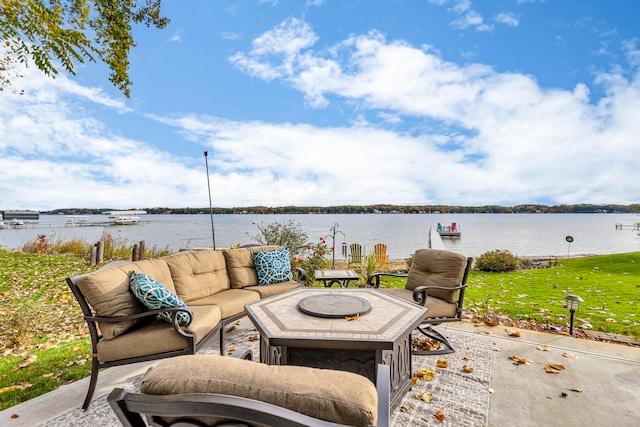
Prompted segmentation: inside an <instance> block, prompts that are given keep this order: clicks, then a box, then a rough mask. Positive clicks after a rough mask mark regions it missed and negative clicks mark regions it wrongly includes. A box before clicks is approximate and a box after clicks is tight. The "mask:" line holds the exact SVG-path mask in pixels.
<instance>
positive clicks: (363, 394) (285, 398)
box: [140, 355, 378, 426]
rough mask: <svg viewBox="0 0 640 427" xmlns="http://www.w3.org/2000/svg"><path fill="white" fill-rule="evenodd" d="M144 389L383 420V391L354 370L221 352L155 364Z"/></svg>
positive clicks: (330, 417) (359, 421)
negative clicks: (236, 398) (256, 359)
mask: <svg viewBox="0 0 640 427" xmlns="http://www.w3.org/2000/svg"><path fill="white" fill-rule="evenodd" d="M140 390H141V392H142V393H147V394H156V395H158V394H159V395H167V394H183V393H215V394H226V395H231V396H240V397H246V398H249V399H254V400H259V401H262V402H267V403H271V404H273V405H277V406H281V407H284V408H287V409H291V410H293V411H297V412H300V413H302V414H306V415H309V416H311V417H315V418H320V419H324V420H327V421H331V422H335V423H342V424H347V425H351V426H367V425H371V424H375V423H376V421H377V419H376V418H377V405H378V396H377V392H376V388H375V386H374V385H373V383H371V381H369V380H368V379H367V378H365V377H363V376H361V375H358V374H354V373H351V372H344V371H334V370H328V369H317V368H307V367H301V366H273V365H265V364H262V363H255V362H251V361H247V360H242V359H236V358H232V357H224V356H217V355H193V356H179V357H175V358H173V359H171V360H165V361H161V362H160V363H158V364H157V365H156V366H155V367H153V368H152V369H150V370H149V371H148V372H147V374H146V375H145V377H144V378H143V380H142V385H141V386H140Z"/></svg>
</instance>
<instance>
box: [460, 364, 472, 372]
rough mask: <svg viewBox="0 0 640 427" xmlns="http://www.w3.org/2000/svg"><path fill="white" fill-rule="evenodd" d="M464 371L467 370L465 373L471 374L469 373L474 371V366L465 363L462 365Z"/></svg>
mask: <svg viewBox="0 0 640 427" xmlns="http://www.w3.org/2000/svg"><path fill="white" fill-rule="evenodd" d="M462 372H465V373H467V374H469V373H471V372H473V368H472V367H470V366H467V365H463V366H462Z"/></svg>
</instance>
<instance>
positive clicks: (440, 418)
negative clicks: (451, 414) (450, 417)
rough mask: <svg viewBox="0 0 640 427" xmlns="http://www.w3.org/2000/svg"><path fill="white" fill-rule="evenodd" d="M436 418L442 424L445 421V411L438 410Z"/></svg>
mask: <svg viewBox="0 0 640 427" xmlns="http://www.w3.org/2000/svg"><path fill="white" fill-rule="evenodd" d="M435 417H436V420H438V421H440V422H443V421H444V409H442V408H436V413H435Z"/></svg>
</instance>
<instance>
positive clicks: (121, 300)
mask: <svg viewBox="0 0 640 427" xmlns="http://www.w3.org/2000/svg"><path fill="white" fill-rule="evenodd" d="M131 271H135V272H136V273H144V274H147V275H149V276H151V277H153V278H154V279H156V280H157V281H159V282H160V283H162V284H163V285H165V286H166V287H167V288H168V289H169V290H171V291H172V292H175V287H174V286H173V281H172V280H171V273H170V272H169V268H168V267H167V264H166V263H165V262H164V261H162V260H161V259H149V260H143V261H136V262H129V263H124V264H118V265H114V266H111V267H107V268H103V269H100V270H98V271H95V272H93V273H90V274H87V275H85V276H82V277H80V279H78V288H79V289H80V291H81V292H82V294H83V295H84V297H85V299H86V300H87V302H88V303H89V305H91V307H92V308H93V310H94V312H95V314H96V316H105V317H114V316H126V315H131V314H136V313H142V312H143V311H146V310H147V309H146V308H145V307H144V306H143V305H142V304H141V303H140V301H138V299H137V298H136V297H135V295H134V294H133V293H132V292H131V291H130V290H129V273H131ZM136 323H137V321H133V320H129V321H125V322H117V323H105V322H102V323H100V324H99V326H100V332H101V333H102V336H103V337H104V339H107V340H109V339H113V338H115V337H117V336H118V335H120V334H122V333H124V332H125V331H127V330H128V329H129V328H131V327H132V326H133V325H135V324H136Z"/></svg>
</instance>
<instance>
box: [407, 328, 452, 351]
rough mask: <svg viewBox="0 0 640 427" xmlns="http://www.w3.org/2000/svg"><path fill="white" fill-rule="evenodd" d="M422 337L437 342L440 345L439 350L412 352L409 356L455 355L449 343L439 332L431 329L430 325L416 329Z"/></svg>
mask: <svg viewBox="0 0 640 427" xmlns="http://www.w3.org/2000/svg"><path fill="white" fill-rule="evenodd" d="M417 329H418V330H419V331H420V332H421V333H422V334H423V335H424V336H426V337H427V338H430V339H432V340H434V341H437V342H439V343H440V344H441V346H440V348H439V349H437V350H413V351H412V352H411V354H415V355H435V354H448V353H455V350H454V349H453V346H452V345H451V343H450V342H449V340H448V339H447V338H446V337H445V336H444V335H442V334H441V333H440V332H438V331H436V330H435V329H433V328H432V327H431V325H420V326H418V328H417ZM443 347H444V348H443Z"/></svg>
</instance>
